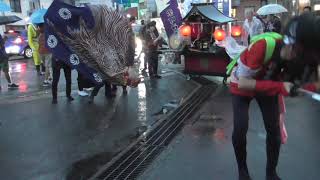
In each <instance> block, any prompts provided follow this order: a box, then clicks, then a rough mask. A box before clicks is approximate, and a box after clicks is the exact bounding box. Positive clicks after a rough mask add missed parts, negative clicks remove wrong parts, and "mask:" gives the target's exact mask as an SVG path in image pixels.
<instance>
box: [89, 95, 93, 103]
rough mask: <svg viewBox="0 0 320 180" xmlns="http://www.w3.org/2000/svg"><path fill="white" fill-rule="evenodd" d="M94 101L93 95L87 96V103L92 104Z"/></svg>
mask: <svg viewBox="0 0 320 180" xmlns="http://www.w3.org/2000/svg"><path fill="white" fill-rule="evenodd" d="M93 102H94V96H89V100H88V104H92V103H93Z"/></svg>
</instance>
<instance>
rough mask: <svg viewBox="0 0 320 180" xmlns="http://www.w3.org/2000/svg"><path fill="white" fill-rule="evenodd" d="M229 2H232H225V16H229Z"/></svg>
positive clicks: (224, 0) (226, 0)
mask: <svg viewBox="0 0 320 180" xmlns="http://www.w3.org/2000/svg"><path fill="white" fill-rule="evenodd" d="M229 1H230V0H223V11H222V13H223V14H224V15H225V16H229Z"/></svg>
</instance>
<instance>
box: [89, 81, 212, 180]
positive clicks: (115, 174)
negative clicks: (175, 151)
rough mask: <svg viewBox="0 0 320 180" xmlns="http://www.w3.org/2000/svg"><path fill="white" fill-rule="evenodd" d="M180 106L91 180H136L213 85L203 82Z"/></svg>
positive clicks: (209, 92) (206, 96)
mask: <svg viewBox="0 0 320 180" xmlns="http://www.w3.org/2000/svg"><path fill="white" fill-rule="evenodd" d="M203 84H205V85H204V86H202V87H201V88H199V89H198V90H197V91H196V92H195V93H194V94H193V95H192V96H191V97H190V98H189V99H188V100H187V101H186V102H185V103H184V104H183V105H181V106H179V107H178V108H177V110H175V111H174V112H173V113H172V114H170V116H169V117H168V118H167V119H165V120H163V121H161V122H160V123H159V124H158V125H157V126H155V127H154V128H153V129H152V130H150V131H149V132H147V133H145V134H144V135H142V136H141V137H140V138H139V139H138V140H137V141H136V142H135V143H134V144H132V145H131V146H129V147H128V148H127V149H126V150H125V151H123V152H122V153H120V154H119V155H118V156H116V157H115V158H114V159H113V160H112V161H111V162H109V163H108V164H107V165H106V166H105V167H104V168H102V169H101V170H100V171H99V172H98V173H97V174H96V175H95V176H93V177H92V178H90V179H91V180H131V179H136V178H137V177H138V176H139V174H141V173H142V172H143V171H144V170H145V169H146V168H147V167H148V165H150V164H151V163H152V161H153V160H154V159H155V158H156V157H157V156H158V155H159V154H160V153H161V152H162V151H163V149H164V148H166V146H167V145H168V144H169V143H170V141H171V140H172V139H173V138H174V137H175V136H176V135H177V133H179V131H180V130H181V128H182V127H183V123H184V122H185V120H186V119H187V118H188V117H190V115H192V113H194V112H195V111H196V110H197V108H198V107H199V105H200V104H201V103H202V102H203V101H204V100H206V98H208V97H209V96H210V94H211V93H212V92H213V91H214V89H215V85H214V84H212V83H210V84H209V83H208V82H207V81H205V83H203Z"/></svg>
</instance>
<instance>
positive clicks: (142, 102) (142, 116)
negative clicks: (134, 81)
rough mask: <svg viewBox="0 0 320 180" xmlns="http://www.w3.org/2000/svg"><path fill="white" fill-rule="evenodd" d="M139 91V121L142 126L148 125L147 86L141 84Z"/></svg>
mask: <svg viewBox="0 0 320 180" xmlns="http://www.w3.org/2000/svg"><path fill="white" fill-rule="evenodd" d="M137 90H138V121H140V122H141V124H142V126H145V125H146V118H147V104H146V103H147V99H146V85H145V84H139V85H138V87H137Z"/></svg>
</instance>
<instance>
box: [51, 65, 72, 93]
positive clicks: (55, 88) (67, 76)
mask: <svg viewBox="0 0 320 180" xmlns="http://www.w3.org/2000/svg"><path fill="white" fill-rule="evenodd" d="M52 61H55V62H53V63H52V74H53V80H52V97H53V99H57V91H58V83H59V79H60V70H61V69H63V71H64V76H65V79H66V95H67V97H70V96H71V68H70V67H69V66H68V65H66V64H64V63H63V62H61V61H56V60H55V59H52Z"/></svg>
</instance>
